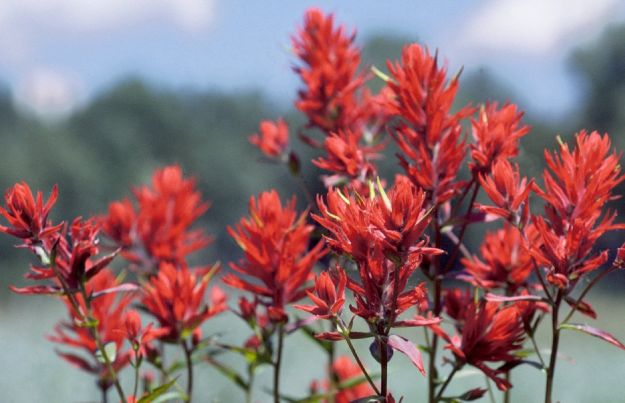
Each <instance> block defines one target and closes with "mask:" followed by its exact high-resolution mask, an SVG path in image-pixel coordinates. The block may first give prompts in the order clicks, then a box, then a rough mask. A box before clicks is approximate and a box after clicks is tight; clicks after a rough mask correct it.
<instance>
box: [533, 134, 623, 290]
mask: <svg viewBox="0 0 625 403" xmlns="http://www.w3.org/2000/svg"><path fill="white" fill-rule="evenodd" d="M545 158H546V160H547V165H548V167H549V169H550V170H551V172H549V171H548V170H545V173H544V175H543V176H544V180H545V190H544V191H542V190H540V189H537V193H538V195H539V196H540V197H542V198H543V199H544V200H545V202H546V205H545V213H546V219H545V218H543V217H536V218H535V219H534V222H535V224H536V228H537V229H538V232H539V234H540V239H541V243H540V245H534V246H533V247H532V249H531V252H532V255H533V256H534V257H535V258H536V259H537V261H538V262H539V263H541V264H543V265H545V266H546V267H547V269H548V273H547V280H548V281H549V282H551V283H552V284H554V285H556V286H558V287H559V288H567V287H568V286H569V284H570V282H571V281H576V280H577V279H578V278H579V276H581V275H583V274H585V273H587V272H590V271H592V270H595V269H597V268H598V267H600V266H601V265H603V264H604V263H605V262H606V261H607V259H608V253H607V251H603V252H601V253H594V254H593V253H592V249H593V246H594V244H595V242H596V241H597V239H599V237H601V236H602V235H603V234H604V233H606V232H607V231H611V230H615V229H622V228H624V226H623V225H620V224H619V225H617V224H613V222H614V219H615V217H616V214H615V213H613V214H610V213H608V214H606V215H603V207H604V205H605V203H606V202H608V201H609V200H611V199H612V190H613V189H614V188H615V187H616V186H617V185H618V184H619V183H620V182H622V181H623V179H624V177H623V176H622V175H620V165H619V155H617V154H616V153H615V152H613V151H610V140H609V138H608V136H607V135H604V136H600V135H599V134H598V133H597V132H592V133H591V134H587V133H586V132H584V131H582V132H580V133H579V134H578V135H577V136H576V138H575V148H574V149H573V151H570V150H569V148H568V145H566V144H564V143H562V144H561V145H560V152H559V154H553V155H552V154H550V153H545ZM602 215H603V217H602Z"/></svg>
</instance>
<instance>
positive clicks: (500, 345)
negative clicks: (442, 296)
mask: <svg viewBox="0 0 625 403" xmlns="http://www.w3.org/2000/svg"><path fill="white" fill-rule="evenodd" d="M439 332H440V331H439ZM524 334H525V331H524V328H523V322H522V320H521V315H520V314H519V311H518V309H517V308H516V307H515V306H513V305H512V306H507V307H504V308H501V307H500V306H499V304H498V303H496V302H486V303H481V304H479V305H475V304H472V305H471V306H470V307H469V309H467V310H466V312H465V317H464V327H463V329H462V335H461V338H460V339H458V338H457V337H454V338H450V337H449V336H447V335H445V334H443V337H445V338H446V339H447V340H448V341H449V344H448V345H447V348H449V349H450V350H451V351H452V352H453V353H454V355H455V356H456V358H457V359H458V360H459V361H460V362H461V363H463V364H464V363H466V364H471V365H473V366H475V367H477V368H479V369H480V370H481V371H482V372H484V374H486V375H487V376H488V377H489V378H491V379H492V380H493V381H494V382H495V384H496V385H497V387H498V388H499V389H501V390H507V389H508V388H510V387H511V386H512V385H511V384H510V383H509V382H508V381H506V380H505V379H504V378H501V377H499V374H500V372H499V371H498V370H494V369H492V368H490V367H488V366H487V365H486V362H504V363H510V362H514V361H518V357H516V356H515V355H514V354H513V353H514V351H516V350H519V349H520V348H521V347H522V344H523V338H524Z"/></svg>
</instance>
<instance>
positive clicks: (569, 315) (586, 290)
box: [562, 267, 616, 323]
mask: <svg viewBox="0 0 625 403" xmlns="http://www.w3.org/2000/svg"><path fill="white" fill-rule="evenodd" d="M614 270H616V269H615V268H614V267H611V268H609V269H607V270H604V271H603V272H601V274H599V275H598V276H595V278H593V279H592V281H591V282H590V283H588V285H587V286H586V288H584V290H583V291H582V293H581V294H580V295H579V297H578V298H577V300H576V301H575V304H574V305H573V306H572V307H571V311H570V312H569V313H568V315H566V317H565V318H564V320H563V321H562V323H566V322H568V321H569V319H571V316H573V314H574V313H575V311H576V310H577V308H578V307H579V304H581V302H582V300H583V299H584V297H585V296H586V294H588V292H589V291H590V289H591V288H592V287H594V286H595V284H597V283H598V282H599V280H601V279H602V278H604V277H605V276H607V275H608V274H610V273H612V272H613V271H614Z"/></svg>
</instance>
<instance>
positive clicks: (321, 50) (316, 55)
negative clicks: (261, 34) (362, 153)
mask: <svg viewBox="0 0 625 403" xmlns="http://www.w3.org/2000/svg"><path fill="white" fill-rule="evenodd" d="M354 36H355V35H354V34H351V35H348V34H346V33H345V29H344V28H343V27H340V26H339V27H335V26H334V18H333V17H332V15H331V14H330V15H323V13H322V12H321V11H319V10H317V9H310V10H308V11H307V12H306V16H305V17H304V26H303V27H302V29H301V30H300V31H299V32H298V35H297V36H295V37H293V50H294V52H295V54H296V55H297V57H298V58H299V59H300V61H301V63H300V64H299V65H298V66H296V67H295V68H294V69H295V72H296V73H297V74H298V75H299V76H300V78H301V79H302V81H303V82H304V88H302V89H301V90H300V91H299V92H298V95H299V100H298V101H297V102H296V103H295V106H296V107H297V109H299V110H300V111H302V112H303V113H304V114H306V116H307V117H308V121H309V126H315V127H318V128H319V129H321V130H322V131H324V132H325V133H326V134H329V133H330V132H336V131H337V130H339V129H354V130H358V131H360V129H361V128H360V127H359V126H360V125H361V124H362V119H363V113H365V112H366V109H365V108H363V107H362V106H361V105H360V104H359V100H358V92H359V91H360V90H361V88H362V86H363V84H364V82H365V76H364V75H362V74H358V73H357V70H358V66H359V64H360V50H359V49H358V48H357V47H356V46H355V45H354Z"/></svg>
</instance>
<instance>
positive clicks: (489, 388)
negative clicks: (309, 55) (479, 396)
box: [484, 375, 497, 403]
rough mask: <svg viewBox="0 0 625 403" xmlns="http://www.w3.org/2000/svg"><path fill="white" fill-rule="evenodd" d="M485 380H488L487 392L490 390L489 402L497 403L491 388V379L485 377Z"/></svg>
mask: <svg viewBox="0 0 625 403" xmlns="http://www.w3.org/2000/svg"><path fill="white" fill-rule="evenodd" d="M484 379H485V380H486V390H488V400H490V403H497V401H496V400H495V394H494V393H493V388H492V386H490V379H488V377H487V376H486V375H484Z"/></svg>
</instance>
